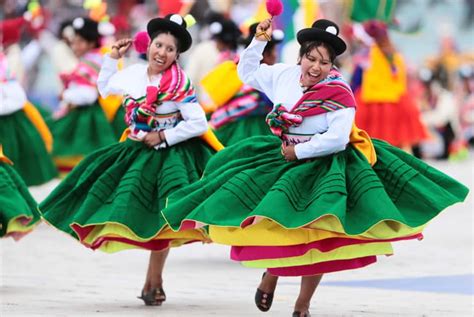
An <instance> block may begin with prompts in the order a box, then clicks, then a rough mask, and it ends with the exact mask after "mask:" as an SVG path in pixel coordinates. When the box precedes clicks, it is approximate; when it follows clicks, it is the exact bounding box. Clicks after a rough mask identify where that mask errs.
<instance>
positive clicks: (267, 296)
mask: <svg viewBox="0 0 474 317" xmlns="http://www.w3.org/2000/svg"><path fill="white" fill-rule="evenodd" d="M264 277H265V273H263V275H262V280H263V278H264ZM273 294H274V293H265V292H264V291H262V290H261V289H259V288H257V292H256V293H255V305H257V308H258V309H260V310H261V311H263V312H266V311H269V310H270V308H271V307H272V302H273ZM263 300H265V302H263Z"/></svg>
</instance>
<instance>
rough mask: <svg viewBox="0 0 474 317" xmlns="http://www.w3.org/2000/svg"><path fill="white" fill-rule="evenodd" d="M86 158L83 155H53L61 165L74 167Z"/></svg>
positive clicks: (58, 164) (57, 163) (56, 162)
mask: <svg viewBox="0 0 474 317" xmlns="http://www.w3.org/2000/svg"><path fill="white" fill-rule="evenodd" d="M83 158H84V156H82V155H77V156H56V157H53V160H54V163H55V164H56V165H57V166H59V167H68V168H73V167H74V166H76V165H77V164H79V162H80V161H81V160H82V159H83Z"/></svg>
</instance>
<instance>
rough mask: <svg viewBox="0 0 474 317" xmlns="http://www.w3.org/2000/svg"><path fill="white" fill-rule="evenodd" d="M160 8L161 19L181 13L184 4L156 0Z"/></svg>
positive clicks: (176, 0) (178, 0)
mask: <svg viewBox="0 0 474 317" xmlns="http://www.w3.org/2000/svg"><path fill="white" fill-rule="evenodd" d="M156 4H157V6H158V14H159V16H160V17H164V16H167V15H168V14H172V13H179V11H180V10H181V7H182V6H183V3H182V2H181V1H180V0H174V1H169V0H156Z"/></svg>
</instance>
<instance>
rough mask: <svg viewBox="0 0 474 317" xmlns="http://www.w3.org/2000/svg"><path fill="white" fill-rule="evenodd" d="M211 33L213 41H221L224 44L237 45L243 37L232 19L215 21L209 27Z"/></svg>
mask: <svg viewBox="0 0 474 317" xmlns="http://www.w3.org/2000/svg"><path fill="white" fill-rule="evenodd" d="M209 31H210V32H211V34H212V38H213V39H218V40H221V41H222V42H224V43H237V41H238V39H239V37H240V36H241V35H242V32H240V29H239V27H238V26H237V24H235V23H234V21H232V20H230V19H224V20H217V21H214V22H213V23H211V24H210V25H209Z"/></svg>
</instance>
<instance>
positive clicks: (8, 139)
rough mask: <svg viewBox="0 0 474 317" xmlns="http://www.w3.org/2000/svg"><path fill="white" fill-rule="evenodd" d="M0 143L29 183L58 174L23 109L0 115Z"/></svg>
mask: <svg viewBox="0 0 474 317" xmlns="http://www.w3.org/2000/svg"><path fill="white" fill-rule="evenodd" d="M0 144H3V149H4V152H5V154H6V155H7V156H8V157H9V158H10V159H11V160H12V161H13V163H14V165H13V167H14V168H15V169H16V171H17V172H18V173H19V174H20V176H21V177H22V178H23V180H24V181H25V183H26V184H27V185H28V186H34V185H40V184H43V183H46V182H48V181H50V180H51V179H53V178H54V177H56V176H57V174H58V171H57V169H56V166H55V165H54V162H53V160H52V158H51V155H50V153H48V151H47V149H46V145H45V143H44V141H43V139H42V138H41V135H40V134H39V132H38V130H36V128H35V126H34V125H33V123H32V122H31V121H30V120H29V119H28V118H27V116H26V115H25V112H24V111H23V110H19V111H16V112H14V113H12V114H9V115H5V116H0Z"/></svg>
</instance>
